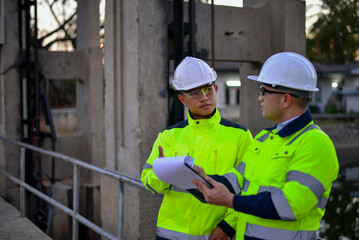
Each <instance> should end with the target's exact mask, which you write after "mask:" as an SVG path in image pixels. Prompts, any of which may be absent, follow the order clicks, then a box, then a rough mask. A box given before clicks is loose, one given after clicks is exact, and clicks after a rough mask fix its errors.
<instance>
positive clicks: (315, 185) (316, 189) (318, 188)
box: [286, 171, 325, 201]
mask: <svg viewBox="0 0 359 240" xmlns="http://www.w3.org/2000/svg"><path fill="white" fill-rule="evenodd" d="M286 178H287V182H290V181H296V182H298V183H299V184H301V185H303V186H306V187H308V188H309V189H310V190H311V191H312V192H313V193H314V195H315V196H316V197H317V198H318V201H319V200H320V199H321V197H322V195H323V194H324V192H325V188H324V186H323V184H322V183H321V182H320V181H319V180H318V179H316V178H315V177H313V176H311V175H309V174H307V173H303V172H299V171H289V172H288V173H287V177H286Z"/></svg>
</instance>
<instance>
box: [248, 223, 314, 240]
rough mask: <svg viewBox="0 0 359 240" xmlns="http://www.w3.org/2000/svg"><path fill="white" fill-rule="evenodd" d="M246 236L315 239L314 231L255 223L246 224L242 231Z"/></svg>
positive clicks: (268, 238)
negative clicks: (293, 229)
mask: <svg viewBox="0 0 359 240" xmlns="http://www.w3.org/2000/svg"><path fill="white" fill-rule="evenodd" d="M244 234H245V235H246V236H248V237H255V238H260V239H266V240H316V239H317V232H316V231H292V230H286V229H280V228H270V227H264V226H260V225H255V224H249V223H247V225H246V230H245V233H244Z"/></svg>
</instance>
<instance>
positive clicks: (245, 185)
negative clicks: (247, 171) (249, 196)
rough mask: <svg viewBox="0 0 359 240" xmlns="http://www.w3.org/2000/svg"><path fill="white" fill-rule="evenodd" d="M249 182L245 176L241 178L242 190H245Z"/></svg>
mask: <svg viewBox="0 0 359 240" xmlns="http://www.w3.org/2000/svg"><path fill="white" fill-rule="evenodd" d="M250 183H251V182H250V181H249V180H247V178H243V191H245V192H247V190H248V188H249V184H250Z"/></svg>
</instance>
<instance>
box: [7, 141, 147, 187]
mask: <svg viewBox="0 0 359 240" xmlns="http://www.w3.org/2000/svg"><path fill="white" fill-rule="evenodd" d="M0 139H1V140H4V141H5V142H8V143H11V144H15V145H18V146H21V147H25V148H27V149H31V150H33V151H37V152H39V153H43V154H45V155H48V156H53V157H55V158H59V159H62V160H64V161H66V162H69V163H72V164H76V165H78V166H79V167H82V168H86V169H89V170H92V171H95V172H97V173H100V174H103V175H106V176H109V177H112V178H114V179H117V180H119V181H122V182H125V183H128V184H131V185H133V186H136V187H139V188H141V189H144V190H145V189H146V188H145V186H144V185H143V184H142V182H141V181H139V180H136V179H133V178H130V177H127V176H125V175H121V174H118V173H116V172H112V171H110V170H106V169H103V168H100V167H97V166H94V165H92V164H89V163H86V162H83V161H81V160H78V159H76V158H73V157H70V156H66V155H64V154H62V153H57V152H53V151H49V150H46V149H42V148H39V147H35V146H32V145H30V144H27V143H23V142H19V141H16V140H12V139H8V138H6V137H4V136H1V135H0Z"/></svg>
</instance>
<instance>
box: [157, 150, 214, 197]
mask: <svg viewBox="0 0 359 240" xmlns="http://www.w3.org/2000/svg"><path fill="white" fill-rule="evenodd" d="M193 162H194V159H193V158H191V157H190V156H176V157H164V158H156V159H155V160H154V161H153V164H152V168H153V171H154V172H155V174H156V176H157V177H158V178H159V179H160V180H161V181H163V182H166V183H169V184H171V185H174V186H176V187H178V188H181V189H183V190H186V191H187V192H189V193H190V194H192V195H193V196H194V197H196V198H197V199H198V200H199V201H201V202H203V203H205V202H206V201H205V199H204V196H203V194H202V193H201V192H200V191H199V190H198V189H197V187H196V185H194V184H193V179H198V180H199V181H201V182H202V183H204V184H206V186H207V187H209V188H213V186H212V185H211V184H210V183H209V182H208V181H207V180H206V179H204V178H203V177H202V176H201V175H199V174H198V173H197V172H196V171H195V170H194V169H193V168H192V166H193Z"/></svg>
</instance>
